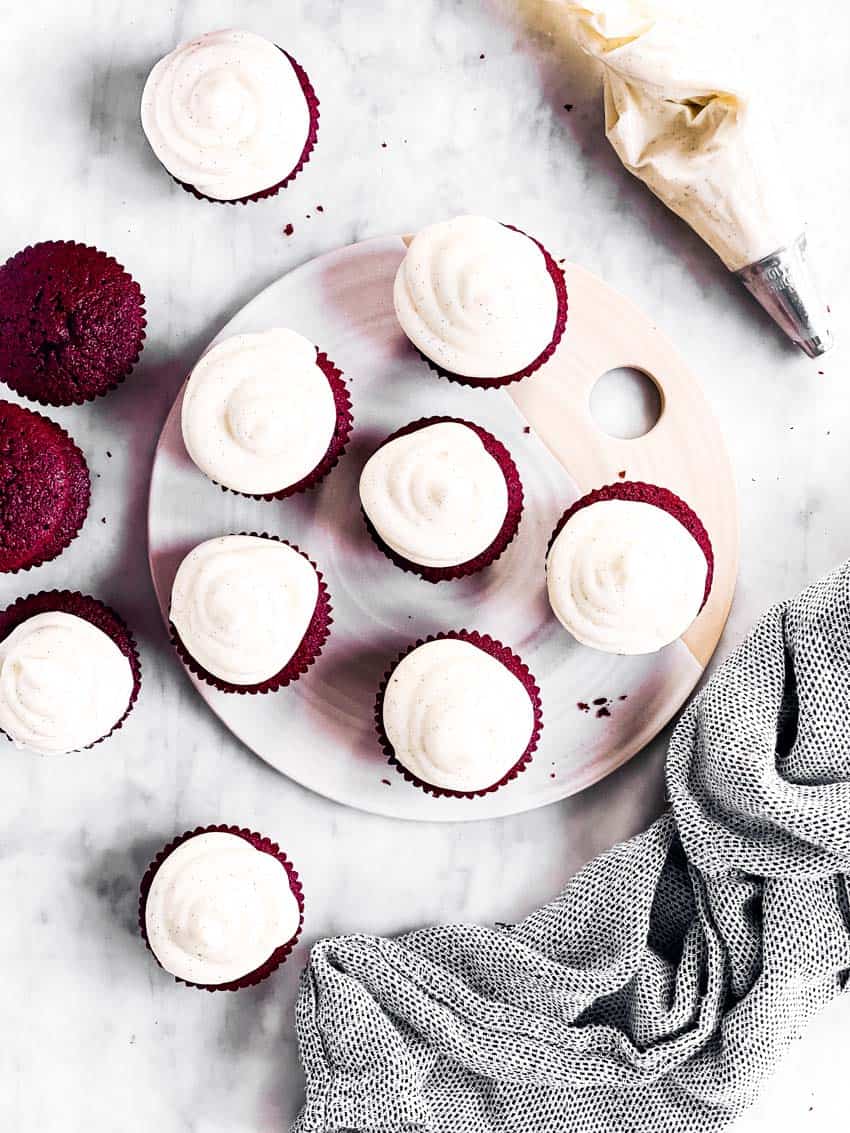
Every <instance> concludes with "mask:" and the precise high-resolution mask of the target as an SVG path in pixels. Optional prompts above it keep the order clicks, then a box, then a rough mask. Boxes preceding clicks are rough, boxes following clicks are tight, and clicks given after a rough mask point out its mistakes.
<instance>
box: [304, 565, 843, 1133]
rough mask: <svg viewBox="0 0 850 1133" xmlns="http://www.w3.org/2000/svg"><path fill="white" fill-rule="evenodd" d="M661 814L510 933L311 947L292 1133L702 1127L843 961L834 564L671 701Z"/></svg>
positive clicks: (752, 1081)
mask: <svg viewBox="0 0 850 1133" xmlns="http://www.w3.org/2000/svg"><path fill="white" fill-rule="evenodd" d="M666 775H667V788H668V793H669V797H670V803H671V809H670V812H669V813H667V814H665V815H664V816H663V817H662V818H660V819H659V820H658V821H657V822H656V823H654V824H653V825H652V826H651V827H650V828H649V829H648V830H647V831H645V832H644V833H643V834H641V835H639V836H637V837H635V838H632V839H631V840H630V841H628V842H625V843H622V844H621V845H618V846H615V847H614V848H613V849H612V850H610V851H608V852H607V853H605V854H603V855H601V856H600V857H598V858H596V859H595V860H594V861H592V862H590V864H589V865H587V866H586V867H585V868H584V869H583V870H582V871H581V872H580V873H579V874H577V875H576V877H574V878H573V880H572V881H571V882H570V883H569V884H568V885H567V887H566V889H565V890H564V891H563V893H562V894H561V895H560V896H559V897H558V898H557V899H556V900H555V901H553V902H552V903H551V904H549V905H546V906H545V907H544V908H542V909H540V910H538V911H537V912H535V913H533V914H532V915H531V916H530V917H528V918H527V919H526V920H525V921H523V922H522V923H521V924H518V925H516V926H514V927H511V928H487V927H475V926H467V925H447V926H443V927H439V928H429V929H423V930H421V931H418V932H413V933H409V934H407V935H405V936H403V937H400V938H398V939H396V940H384V939H379V938H375V937H367V936H347V937H341V938H339V939H335V940H326V941H322V942H321V943H319V944H317V945H316V946H315V947H314V948H313V951H312V955H311V959H310V965H309V967H308V969H307V971H306V972H305V973H304V977H303V982H302V986H301V990H300V995H299V1001H298V1006H297V1028H298V1039H299V1045H300V1051H301V1056H302V1060H303V1063H304V1068H305V1072H306V1076H307V1098H306V1104H305V1106H304V1109H303V1111H302V1113H301V1114H300V1116H299V1118H298V1120H297V1121H296V1123H295V1126H294V1129H293V1133H342V1131H343V1130H344V1131H357V1133H360V1131H362V1133H367V1131H368V1133H414V1131H420V1130H421V1131H423V1133H425V1131H427V1133H497V1131H498V1133H534V1131H538V1130H539V1131H540V1133H544V1131H545V1133H550V1131H556V1130H570V1133H678V1131H683V1133H703V1131H713V1130H716V1129H721V1128H723V1127H724V1126H725V1125H727V1124H728V1123H729V1122H730V1121H731V1120H732V1119H733V1118H734V1117H735V1116H736V1115H737V1114H738V1113H739V1112H740V1111H741V1110H742V1109H743V1108H744V1107H745V1106H746V1105H747V1104H749V1103H750V1102H751V1101H752V1100H753V1099H754V1097H755V1096H756V1094H757V1092H758V1089H759V1086H760V1084H761V1082H762V1081H763V1079H764V1078H765V1076H766V1075H767V1074H768V1073H769V1072H770V1070H771V1069H772V1067H773V1066H774V1065H775V1063H776V1061H777V1059H778V1058H779V1056H780V1055H781V1054H782V1052H783V1051H784V1050H785V1048H786V1047H787V1046H788V1044H789V1043H790V1041H791V1040H792V1039H793V1038H795V1037H796V1036H798V1035H799V1034H800V1033H801V1031H802V1030H803V1029H804V1027H805V1024H806V1022H807V1021H808V1020H809V1019H810V1018H811V1017H812V1016H813V1015H814V1014H815V1013H816V1012H817V1011H819V1010H820V1009H821V1008H822V1007H823V1006H824V1005H825V1004H826V1003H828V1002H829V1001H830V1000H831V999H832V998H833V997H835V996H836V995H838V994H839V993H840V992H841V991H842V989H843V987H844V983H845V978H846V975H847V973H848V971H850V893H848V884H847V876H846V875H847V874H848V873H849V872H850V564H845V565H844V566H842V567H841V568H839V569H838V570H836V571H834V572H833V573H832V574H830V575H828V576H827V577H826V578H824V579H823V580H821V581H820V582H818V583H816V584H815V585H813V586H811V587H809V588H808V589H806V590H805V591H803V593H802V594H801V595H799V596H798V597H797V598H795V599H794V600H792V601H790V602H786V603H782V604H780V605H778V606H776V607H774V608H773V609H771V610H770V611H769V612H768V613H767V614H766V615H765V616H764V618H762V620H761V621H760V622H759V623H758V625H757V626H756V628H755V629H754V630H753V632H752V633H751V635H750V636H749V637H748V638H747V639H746V640H745V641H744V642H743V643H742V645H741V646H740V647H739V648H738V649H737V650H736V651H735V652H734V653H733V654H732V655H731V656H730V657H729V659H728V660H727V661H726V662H725V664H724V665H723V666H722V667H721V668H720V669H719V670H718V671H717V673H716V674H715V675H714V676H713V677H712V678H711V680H710V681H709V682H708V684H707V685H706V686H705V688H704V690H703V691H702V692H701V693H700V695H699V696H698V697H697V698H696V699H695V700H694V701H693V702H692V703H691V705H690V706H689V708H688V709H687V710H686V712H685V713H684V715H683V716H682V718H681V720H680V722H679V724H678V726H677V728H676V730H675V732H674V735H673V738H672V740H671V743H670V748H669V752H668V757H667V769H666Z"/></svg>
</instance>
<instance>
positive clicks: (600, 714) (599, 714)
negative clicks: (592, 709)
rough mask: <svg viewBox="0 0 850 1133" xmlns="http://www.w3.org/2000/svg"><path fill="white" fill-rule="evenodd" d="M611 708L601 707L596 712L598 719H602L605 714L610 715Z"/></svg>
mask: <svg viewBox="0 0 850 1133" xmlns="http://www.w3.org/2000/svg"><path fill="white" fill-rule="evenodd" d="M610 715H611V710H610V709H609V708H600V709H599V710H598V711H597V713H596V719H597V720H601V719H602V717H603V716H610Z"/></svg>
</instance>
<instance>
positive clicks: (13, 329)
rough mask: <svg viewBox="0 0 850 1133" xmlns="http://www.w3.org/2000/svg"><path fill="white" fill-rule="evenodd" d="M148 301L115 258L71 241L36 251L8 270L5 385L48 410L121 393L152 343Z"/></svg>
mask: <svg viewBox="0 0 850 1133" xmlns="http://www.w3.org/2000/svg"><path fill="white" fill-rule="evenodd" d="M144 302H145V299H144V296H143V295H142V292H141V289H140V287H139V285H138V283H136V281H135V280H134V279H133V278H132V277H131V276H130V275H129V274H128V273H127V272H126V271H125V269H124V268H123V267H122V266H121V264H119V263H117V262H116V261H115V260H114V259H113V258H112V256H107V255H106V253H105V252H100V251H98V250H97V248H90V247H88V246H87V245H85V244H76V243H74V242H73V241H71V240H49V241H46V242H44V243H42V244H33V245H31V246H30V247H28V248H24V250H23V251H22V252H18V254H17V255H15V256H12V258H11V259H10V260H7V261H6V263H5V264H4V265H3V266H2V267H0V379H2V380H3V381H4V382H6V384H7V385H9V386H11V387H12V389H14V390H16V391H17V392H18V393H20V394H22V395H23V396H24V397H29V398H31V399H32V400H33V401H38V402H40V403H41V404H42V405H81V404H82V403H83V402H85V401H91V400H92V399H93V398H95V397H98V396H100V395H102V394H105V393H108V392H109V391H110V390H112V389H115V388H116V386H118V385H119V384H120V383H121V382H122V381H123V380H124V379H125V378H126V377H127V375H128V374H129V373H130V371H131V370H132V368H133V367H134V366H135V364H136V362H137V361H138V360H139V355H140V353H141V351H142V346H143V343H144V337H145V307H144Z"/></svg>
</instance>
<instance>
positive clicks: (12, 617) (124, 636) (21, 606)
mask: <svg viewBox="0 0 850 1133" xmlns="http://www.w3.org/2000/svg"><path fill="white" fill-rule="evenodd" d="M53 611H60V612H61V613H64V614H73V615H74V616H75V617H78V618H84V619H85V621H87V622H91V624H92V625H93V626H96V627H97V628H98V629H99V630H102V631H103V633H105V634H106V635H107V637H109V638H111V640H112V641H114V642H115V644H116V645H117V646H118V648H119V649H120V650H121V652H122V653H123V654H124V656H125V657H126V658H127V660H128V661H129V662H130V669H131V671H132V673H133V691H132V692H131V694H130V700H129V703H128V704H127V710H126V712H125V713H124V715H123V716H122V717H121V719H120V720H119V721H118V722H117V723H116V724H114V725H113V727H112V728H111V729H110V730H109V731H108V732H107V733H106V735H105V736H101V737H100V739H99V740H95V741H94V743H91V744H88V746H87V747H86V748H85V750H86V751H88V750H89V749H90V748H93V747H95V746H96V745H97V744H99V743H103V741H104V740H106V739H108V738H109V737H110V736H111V735H112V734H113V733H114V732H117V731H118V729H119V728H121V727H122V726H123V724H124V721H125V720H126V719H127V717H128V716H129V715H130V713H131V712H132V710H133V706H134V705H135V703H136V701H137V700H138V698H139V692H140V690H141V687H142V662H141V660H140V658H139V650H138V648H137V646H136V639H135V638H134V637H133V634H132V633H131V632H130V628H129V627H128V625H127V623H126V622H125V621H124V619H123V618H122V617H121V616H120V615H119V614H117V613H116V612H115V610H113V609H112V607H111V606H107V605H105V604H104V603H103V602H100V601H99V600H98V599H97V598H90V597H89V596H88V595H87V594H81V593H80V592H79V591H78V590H73V591H72V590H42V591H41V592H40V593H38V594H30V595H29V596H28V597H26V598H19V599H18V600H17V602H13V603H12V605H11V606H7V607H6V609H5V610H3V611H2V612H0V641H5V639H6V638H7V637H8V636H9V634H10V633H11V632H12V631H13V630H15V629H17V628H18V626H19V625H22V624H23V623H24V622H25V621H28V620H29V619H30V618H34V617H35V616H36V614H46V613H51V612H53ZM4 734H5V733H4ZM9 739H11V737H9Z"/></svg>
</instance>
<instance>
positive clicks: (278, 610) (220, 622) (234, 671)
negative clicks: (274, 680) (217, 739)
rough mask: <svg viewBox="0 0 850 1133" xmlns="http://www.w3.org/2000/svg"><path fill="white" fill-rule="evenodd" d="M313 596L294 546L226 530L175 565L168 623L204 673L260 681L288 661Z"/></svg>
mask: <svg viewBox="0 0 850 1133" xmlns="http://www.w3.org/2000/svg"><path fill="white" fill-rule="evenodd" d="M318 597H319V578H318V575H317V574H316V571H315V570H314V568H313V565H312V563H310V561H309V560H308V559H307V558H306V557H305V556H304V555H302V554H300V553H299V552H298V551H296V550H294V549H293V548H292V547H289V546H287V545H286V544H285V543H278V542H277V541H276V540H274V539H262V538H260V537H259V536H256V535H224V536H222V537H221V538H218V539H209V540H208V541H207V542H206V543H200V544H199V545H198V546H197V547H195V548H194V550H192V551H190V552H189V554H188V555H187V556H186V558H185V559H184V560H183V562H182V563H181V564H180V566H179V568H178V570H177V576H176V577H175V579H174V585H173V587H172V590H171V622H172V624H173V626H174V628H175V629H176V630H177V632H178V634H179V635H180V640H181V641H182V642H183V644H184V646H185V647H186V649H187V650H188V651H189V653H191V655H192V656H193V657H194V658H195V660H196V661H197V662H198V663H199V664H201V665H202V666H203V667H204V668H205V669H206V670H207V671H208V672H210V673H212V674H213V675H214V676H216V677H218V678H219V679H220V680H223V681H227V682H228V684H233V685H255V684H262V682H263V681H267V680H269V679H270V678H271V677H273V676H275V674H277V673H279V672H280V671H281V669H283V668H284V666H285V665H286V664H287V662H288V661H290V660H291V658H292V655H293V654H294V653H295V650H296V649H297V648H298V646H299V645H300V644H301V639H302V638H303V637H304V634H305V633H306V632H307V627H308V626H309V625H310V621H311V619H312V617H313V613H314V612H315V609H316V602H317V601H318Z"/></svg>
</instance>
